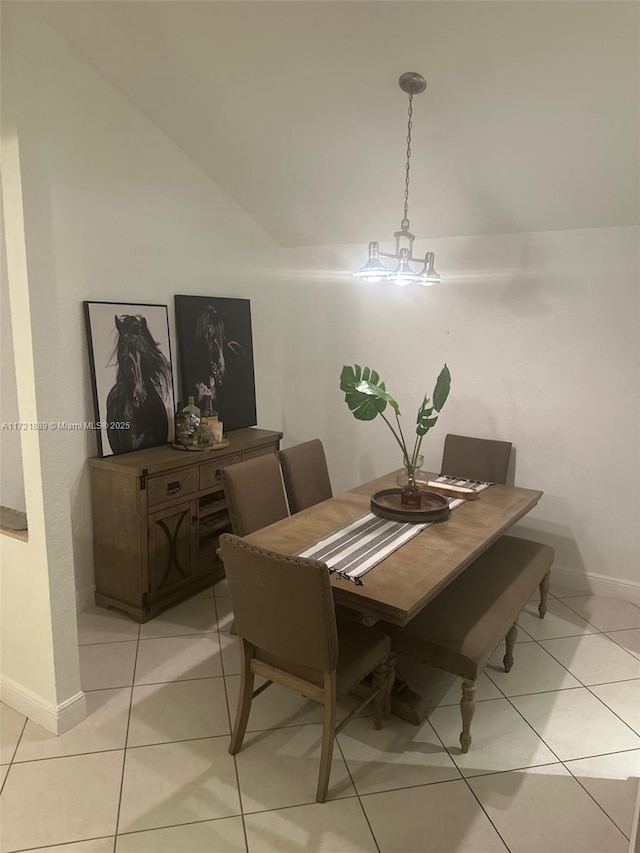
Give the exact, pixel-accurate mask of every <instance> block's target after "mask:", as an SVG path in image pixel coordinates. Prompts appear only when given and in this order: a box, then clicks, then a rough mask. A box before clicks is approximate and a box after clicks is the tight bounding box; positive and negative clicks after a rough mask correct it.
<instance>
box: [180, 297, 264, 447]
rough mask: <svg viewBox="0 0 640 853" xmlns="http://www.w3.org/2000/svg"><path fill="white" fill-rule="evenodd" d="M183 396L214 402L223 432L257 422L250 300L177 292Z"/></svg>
mask: <svg viewBox="0 0 640 853" xmlns="http://www.w3.org/2000/svg"><path fill="white" fill-rule="evenodd" d="M175 305H176V329H177V332H178V354H179V357H180V378H181V386H182V388H181V390H182V399H184V402H185V404H186V402H187V398H188V397H190V396H193V397H194V399H195V403H196V405H197V406H198V407H199V408H200V410H201V411H205V410H206V409H207V403H211V406H212V407H213V409H214V410H215V411H216V412H217V413H218V417H219V418H220V420H221V421H222V422H223V424H224V429H225V432H227V431H228V430H234V429H242V428H243V427H249V426H255V424H256V389H255V379H254V372H253V339H252V335H251V303H250V302H249V300H248V299H230V298H226V297H222V296H176V297H175Z"/></svg>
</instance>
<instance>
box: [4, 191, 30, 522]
mask: <svg viewBox="0 0 640 853" xmlns="http://www.w3.org/2000/svg"><path fill="white" fill-rule="evenodd" d="M1 190H2V188H1V187H0V422H1V424H0V504H1V505H2V506H7V507H11V508H12V509H17V510H20V511H21V512H24V510H25V503H24V479H23V476H22V450H21V447H20V433H19V432H18V431H17V430H16V431H14V430H7V429H4V425H5V424H8V423H12V422H14V421H19V417H18V394H17V389H16V367H15V360H14V355H13V334H12V331H11V315H10V310H9V283H8V281H7V258H6V242H5V229H4V218H3V215H2V192H1Z"/></svg>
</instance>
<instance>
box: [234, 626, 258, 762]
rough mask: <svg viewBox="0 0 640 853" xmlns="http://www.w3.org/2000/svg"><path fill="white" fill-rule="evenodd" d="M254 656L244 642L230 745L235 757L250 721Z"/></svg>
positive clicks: (244, 641) (250, 648) (247, 644)
mask: <svg viewBox="0 0 640 853" xmlns="http://www.w3.org/2000/svg"><path fill="white" fill-rule="evenodd" d="M252 656H253V647H252V646H250V644H249V643H247V641H246V640H242V672H241V677H240V694H239V696H238V707H237V708H236V719H235V723H234V724H233V732H232V734H231V743H230V744H229V752H230V753H231V755H235V754H236V752H238V751H239V750H240V747H241V746H242V741H243V740H244V733H245V731H246V730H247V722H248V721H249V712H250V711H251V699H252V697H253V682H254V678H255V676H254V674H253V672H252V671H251V658H252Z"/></svg>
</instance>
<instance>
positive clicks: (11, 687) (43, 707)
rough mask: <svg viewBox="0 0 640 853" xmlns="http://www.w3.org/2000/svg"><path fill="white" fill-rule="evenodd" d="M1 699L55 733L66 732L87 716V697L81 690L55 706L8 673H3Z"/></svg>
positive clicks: (0, 686)
mask: <svg viewBox="0 0 640 853" xmlns="http://www.w3.org/2000/svg"><path fill="white" fill-rule="evenodd" d="M0 701H2V702H4V703H5V704H6V705H9V707H10V708H13V709H14V711H18V713H20V714H24V715H25V717H28V718H29V719H30V720H33V722H34V723H38V725H40V726H42V727H43V728H45V729H46V730H47V731H48V732H52V733H53V734H54V735H61V734H64V732H67V731H69V729H72V728H73V727H74V726H75V725H77V724H78V723H80V722H82V720H84V719H85V717H86V716H87V698H86V696H85V695H84V693H83V692H82V691H81V690H79V691H78V692H77V693H76V694H75V695H73V696H71V697H70V698H69V699H65V701H64V702H61V703H60V704H59V705H54V704H53V703H52V702H47V700H46V699H43V698H42V696H39V695H38V694H37V693H34V692H33V690H29V688H28V687H25V686H24V685H23V684H19V683H18V682H17V681H14V680H13V679H12V678H7V677H6V676H4V675H2V676H0Z"/></svg>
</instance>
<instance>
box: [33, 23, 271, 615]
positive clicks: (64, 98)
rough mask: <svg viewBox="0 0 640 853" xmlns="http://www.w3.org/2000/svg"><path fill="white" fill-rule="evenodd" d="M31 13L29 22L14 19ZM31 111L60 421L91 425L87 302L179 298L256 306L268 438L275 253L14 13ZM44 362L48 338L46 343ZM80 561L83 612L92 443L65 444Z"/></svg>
mask: <svg viewBox="0 0 640 853" xmlns="http://www.w3.org/2000/svg"><path fill="white" fill-rule="evenodd" d="M17 12H20V13H21V14H19V15H18V14H17ZM16 18H17V21H16V27H17V26H19V27H20V29H19V33H18V35H17V36H16V40H17V42H19V45H20V64H19V68H20V74H21V85H22V98H21V105H22V108H23V110H24V113H25V135H26V142H27V143H28V148H29V159H28V160H27V161H26V162H24V163H23V168H24V169H27V170H28V169H31V170H34V171H38V172H39V173H41V174H42V177H43V181H42V185H41V188H40V198H34V199H33V204H34V205H35V206H38V205H39V206H41V207H45V208H46V209H47V210H48V211H49V216H50V221H51V260H52V268H51V270H50V282H51V284H52V285H53V286H54V287H55V294H56V301H57V306H58V307H57V322H58V323H59V334H60V338H61V340H63V341H64V342H65V346H64V351H63V352H62V353H61V361H60V363H59V364H57V365H56V373H57V375H58V378H59V379H62V382H61V383H60V382H59V385H60V387H61V390H63V393H64V406H63V408H62V410H61V412H60V414H61V420H64V421H69V422H83V421H90V420H92V419H93V409H92V398H91V385H90V377H89V366H88V357H87V346H86V340H85V330H84V319H83V311H82V302H83V300H97V301H119V302H142V303H144V302H150V303H160V304H167V305H168V306H169V315H170V328H171V335H172V341H171V345H172V352H173V360H174V384H175V389H176V395H177V393H178V387H179V386H178V384H177V379H178V376H177V370H176V362H177V340H176V336H175V326H174V312H173V296H174V294H176V293H179V294H202V295H209V296H232V297H242V298H249V299H251V308H252V321H253V334H254V360H255V372H256V389H257V407H258V425H259V426H261V427H264V428H267V429H279V428H280V427H281V383H282V379H281V376H282V372H281V369H280V349H279V341H280V338H281V335H280V331H279V317H280V307H279V304H278V299H277V298H275V293H276V289H277V282H275V281H274V280H273V279H272V269H273V268H274V267H275V266H277V265H278V261H279V255H278V250H277V247H276V246H275V244H274V243H273V241H272V240H271V239H270V238H269V237H268V236H267V235H266V234H265V232H264V231H263V230H262V229H261V228H259V227H258V226H257V225H256V224H255V223H254V221H253V220H252V219H251V218H250V217H249V216H248V215H247V214H245V213H244V211H243V210H242V209H241V208H240V207H239V206H238V205H237V204H236V203H235V202H234V201H233V200H232V199H230V198H229V197H228V196H226V195H225V193H224V192H223V191H222V190H221V189H220V188H219V187H218V186H217V184H215V183H214V182H213V181H212V180H211V179H210V178H209V177H208V176H207V175H206V174H205V173H204V172H202V171H201V170H200V169H199V168H198V167H197V166H196V165H195V164H194V163H193V162H192V161H191V160H190V159H189V158H188V157H187V156H186V155H185V154H184V153H183V152H182V151H181V150H180V149H179V148H177V147H176V146H175V144H174V143H172V142H171V141H170V140H169V139H168V138H167V137H166V136H165V135H164V134H163V133H162V132H161V131H160V130H159V129H158V128H157V127H156V126H155V125H153V124H152V123H151V122H149V121H148V120H147V119H146V117H145V116H144V115H143V114H141V113H140V111H139V110H138V109H137V108H136V107H135V106H134V105H132V104H131V102H130V101H128V100H127V99H126V98H125V97H124V96H123V95H122V94H121V93H120V92H118V91H117V90H116V89H115V88H114V87H113V86H111V85H110V84H109V83H108V82H107V81H106V80H105V79H104V78H103V77H102V76H101V75H99V74H98V73H96V72H95V71H94V70H93V68H92V67H91V66H90V65H89V64H88V63H86V62H85V61H84V60H83V59H82V58H81V57H80V56H78V55H76V54H74V52H73V51H72V50H71V49H70V48H69V47H68V45H66V44H65V43H64V42H63V41H62V40H61V39H60V38H59V37H58V36H57V35H56V34H54V32H53V31H52V30H51V29H50V28H49V27H48V25H46V24H44V23H42V22H41V21H39V20H38V19H37V17H34V16H31V15H29V13H28V10H24V9H20V10H16ZM37 346H38V347H40V348H41V349H42V351H44V350H46V347H47V342H46V339H43V340H40V341H38V342H37ZM63 440H64V453H65V460H66V483H67V486H68V490H69V500H70V503H71V522H72V540H73V557H74V562H75V573H76V583H77V588H78V595H79V596H80V599H81V603H82V604H86V603H91V599H92V591H93V558H92V534H91V506H90V499H89V482H88V470H87V465H86V459H87V457H89V456H94V455H96V453H97V447H96V439H95V436H94V435H93V434H92V433H90V432H86V433H83V432H68V433H65V434H64V437H63Z"/></svg>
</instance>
